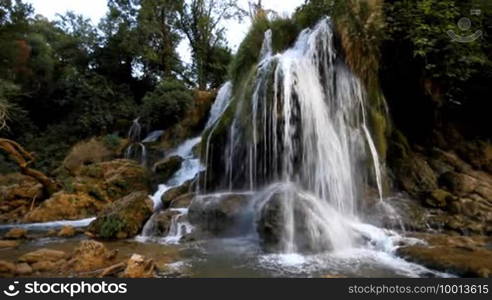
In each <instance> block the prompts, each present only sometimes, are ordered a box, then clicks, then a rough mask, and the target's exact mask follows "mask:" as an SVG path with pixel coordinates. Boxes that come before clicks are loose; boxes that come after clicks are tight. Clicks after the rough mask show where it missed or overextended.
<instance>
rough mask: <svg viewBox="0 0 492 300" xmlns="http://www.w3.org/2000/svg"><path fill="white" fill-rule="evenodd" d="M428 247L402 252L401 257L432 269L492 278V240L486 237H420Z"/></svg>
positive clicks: (466, 275)
mask: <svg viewBox="0 0 492 300" xmlns="http://www.w3.org/2000/svg"><path fill="white" fill-rule="evenodd" d="M415 237H417V238H419V239H423V240H424V241H425V242H427V245H413V246H409V247H403V248H400V249H399V250H398V253H399V255H401V256H403V257H404V258H406V259H409V260H411V261H414V262H417V263H420V264H423V265H425V266H427V267H428V268H431V269H435V270H439V271H443V272H451V273H454V274H457V275H459V276H463V277H491V276H492V273H491V270H492V250H491V249H489V248H487V245H488V244H489V243H490V242H491V241H492V240H490V238H487V237H483V236H476V237H463V236H449V235H442V234H434V235H433V234H418V235H415Z"/></svg>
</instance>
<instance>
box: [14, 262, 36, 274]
mask: <svg viewBox="0 0 492 300" xmlns="http://www.w3.org/2000/svg"><path fill="white" fill-rule="evenodd" d="M15 273H16V274H18V275H20V276H26V275H30V274H32V268H31V266H30V265H29V264H26V263H20V264H18V265H17V266H16V267H15Z"/></svg>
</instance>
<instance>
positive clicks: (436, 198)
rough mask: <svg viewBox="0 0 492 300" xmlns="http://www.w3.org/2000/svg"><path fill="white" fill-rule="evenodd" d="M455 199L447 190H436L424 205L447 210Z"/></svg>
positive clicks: (426, 199)
mask: <svg viewBox="0 0 492 300" xmlns="http://www.w3.org/2000/svg"><path fill="white" fill-rule="evenodd" d="M454 198H455V197H453V195H452V194H451V193H449V192H447V191H445V190H441V189H436V190H434V191H432V192H431V193H430V194H429V195H428V196H427V197H426V198H425V200H424V203H425V204H426V205H428V206H430V207H433V208H446V207H447V206H448V203H450V202H451V201H453V199H454Z"/></svg>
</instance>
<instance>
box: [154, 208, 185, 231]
mask: <svg viewBox="0 0 492 300" xmlns="http://www.w3.org/2000/svg"><path fill="white" fill-rule="evenodd" d="M177 215H179V212H177V211H173V210H165V211H161V212H159V213H157V214H156V215H155V216H153V217H152V221H153V226H154V227H153V234H154V235H156V236H166V235H167V234H168V233H169V230H170V229H171V224H172V220H173V217H175V216H177Z"/></svg>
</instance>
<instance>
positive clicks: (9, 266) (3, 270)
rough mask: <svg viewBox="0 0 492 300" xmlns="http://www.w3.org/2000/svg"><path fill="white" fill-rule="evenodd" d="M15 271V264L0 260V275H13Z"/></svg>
mask: <svg viewBox="0 0 492 300" xmlns="http://www.w3.org/2000/svg"><path fill="white" fill-rule="evenodd" d="M15 271H16V266H15V264H13V263H11V262H8V261H5V260H0V274H13V273H15Z"/></svg>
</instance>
